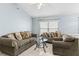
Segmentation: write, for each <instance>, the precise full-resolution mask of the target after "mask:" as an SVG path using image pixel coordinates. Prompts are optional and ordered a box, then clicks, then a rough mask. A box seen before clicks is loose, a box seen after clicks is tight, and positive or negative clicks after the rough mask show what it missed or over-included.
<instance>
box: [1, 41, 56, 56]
mask: <svg viewBox="0 0 79 59" xmlns="http://www.w3.org/2000/svg"><path fill="white" fill-rule="evenodd" d="M47 46H48V47H47V48H45V49H46V53H45V52H44V50H43V48H37V49H36V50H34V48H35V45H34V46H32V47H31V48H29V49H28V50H26V51H24V52H23V53H21V54H20V55H19V56H56V55H53V53H52V44H48V43H47ZM0 56H8V55H7V54H4V53H2V52H0Z"/></svg>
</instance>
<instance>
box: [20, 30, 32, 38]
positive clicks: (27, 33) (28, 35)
mask: <svg viewBox="0 0 79 59" xmlns="http://www.w3.org/2000/svg"><path fill="white" fill-rule="evenodd" d="M20 34H21V36H22V39H27V38H29V37H31V36H32V34H31V32H26V31H24V32H20Z"/></svg>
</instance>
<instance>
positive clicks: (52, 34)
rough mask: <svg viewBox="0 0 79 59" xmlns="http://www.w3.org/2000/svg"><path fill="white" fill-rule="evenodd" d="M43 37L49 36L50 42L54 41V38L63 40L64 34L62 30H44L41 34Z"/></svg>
mask: <svg viewBox="0 0 79 59" xmlns="http://www.w3.org/2000/svg"><path fill="white" fill-rule="evenodd" d="M41 35H42V36H43V37H45V38H47V39H48V41H47V42H49V43H52V40H55V41H62V40H63V38H62V34H61V33H60V32H57V31H56V32H44V33H42V34H41Z"/></svg>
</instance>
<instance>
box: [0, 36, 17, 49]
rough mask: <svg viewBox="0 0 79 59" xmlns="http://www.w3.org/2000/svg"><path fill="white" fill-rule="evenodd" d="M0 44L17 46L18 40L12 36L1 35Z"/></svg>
mask: <svg viewBox="0 0 79 59" xmlns="http://www.w3.org/2000/svg"><path fill="white" fill-rule="evenodd" d="M0 45H3V46H9V47H17V40H12V39H11V38H4V37H0Z"/></svg>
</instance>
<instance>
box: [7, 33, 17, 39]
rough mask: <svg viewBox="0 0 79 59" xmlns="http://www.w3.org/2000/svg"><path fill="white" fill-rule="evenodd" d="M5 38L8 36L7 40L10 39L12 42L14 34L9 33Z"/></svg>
mask: <svg viewBox="0 0 79 59" xmlns="http://www.w3.org/2000/svg"><path fill="white" fill-rule="evenodd" d="M7 36H8V38H11V39H13V40H16V38H15V36H14V33H10V34H8V35H7Z"/></svg>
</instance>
